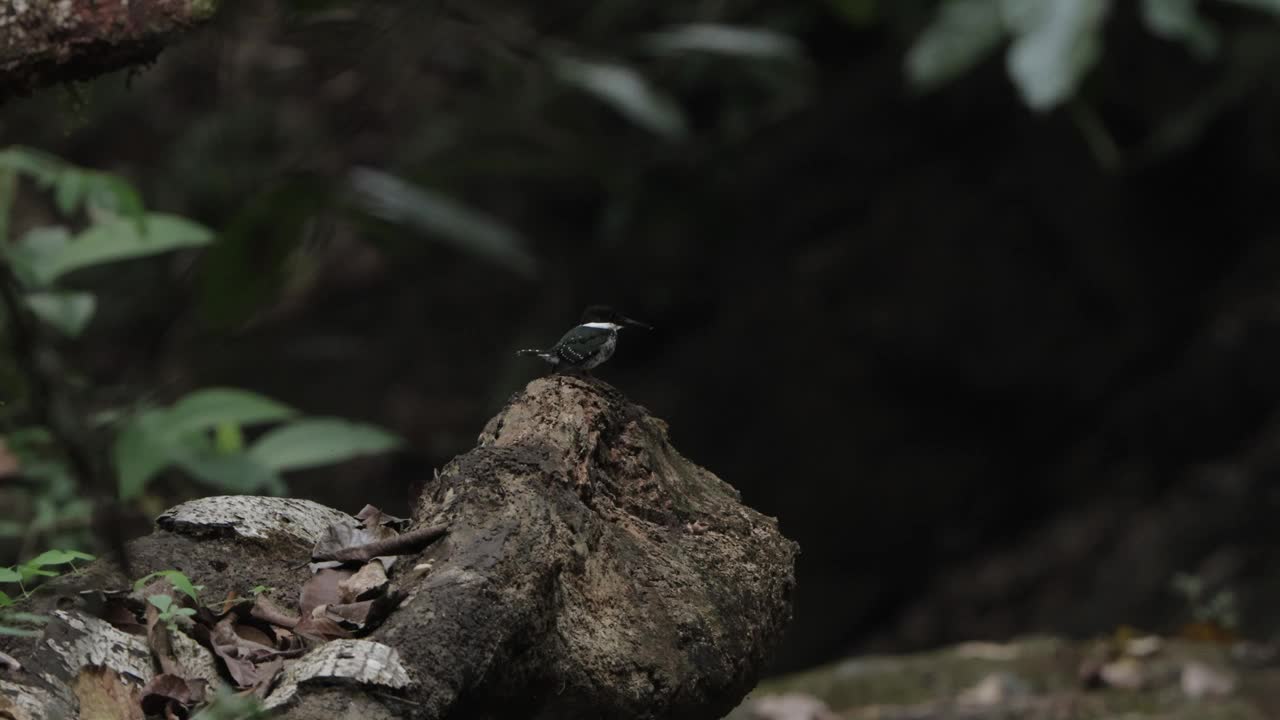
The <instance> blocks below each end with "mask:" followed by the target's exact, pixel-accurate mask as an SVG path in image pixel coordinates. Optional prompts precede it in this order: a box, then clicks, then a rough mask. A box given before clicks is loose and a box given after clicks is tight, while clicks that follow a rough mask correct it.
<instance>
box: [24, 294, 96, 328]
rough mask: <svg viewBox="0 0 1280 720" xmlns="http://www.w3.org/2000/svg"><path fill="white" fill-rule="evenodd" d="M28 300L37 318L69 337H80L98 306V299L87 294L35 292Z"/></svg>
mask: <svg viewBox="0 0 1280 720" xmlns="http://www.w3.org/2000/svg"><path fill="white" fill-rule="evenodd" d="M26 300H27V307H29V308H31V312H33V313H35V316H36V317H38V318H40V320H41V321H42V322H44V323H45V324H47V325H49V326H50V327H52V328H54V329H55V330H57V331H58V332H61V333H62V334H63V335H66V336H67V337H77V336H79V335H80V333H81V332H83V331H84V329H85V327H86V326H87V325H88V324H89V320H91V319H92V318H93V312H94V310H95V309H96V308H97V306H98V300H97V298H95V297H94V296H93V293H87V292H71V291H55V292H35V293H28V294H27V298H26Z"/></svg>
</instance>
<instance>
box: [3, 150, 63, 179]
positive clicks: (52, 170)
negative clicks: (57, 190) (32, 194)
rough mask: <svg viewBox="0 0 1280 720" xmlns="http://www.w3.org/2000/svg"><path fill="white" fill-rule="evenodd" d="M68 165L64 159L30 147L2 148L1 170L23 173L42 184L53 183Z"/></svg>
mask: <svg viewBox="0 0 1280 720" xmlns="http://www.w3.org/2000/svg"><path fill="white" fill-rule="evenodd" d="M65 166H66V163H64V162H63V161H62V160H60V159H58V158H57V157H54V156H53V155H50V154H48V153H45V152H41V151H39V150H35V149H32V148H28V147H21V146H13V147H9V148H5V149H4V150H0V170H10V171H13V172H18V173H22V174H24V175H27V176H28V177H31V178H32V179H34V180H36V181H37V182H38V183H40V184H41V185H52V184H53V183H54V182H55V181H57V179H58V174H59V173H60V172H62V168H63V167H65Z"/></svg>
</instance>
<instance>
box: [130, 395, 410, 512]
mask: <svg viewBox="0 0 1280 720" xmlns="http://www.w3.org/2000/svg"><path fill="white" fill-rule="evenodd" d="M269 423H276V426H275V427H273V428H272V429H271V430H269V431H267V432H266V433H265V434H263V435H262V436H261V437H259V438H258V439H257V440H256V441H254V442H253V443H252V444H246V443H245V440H244V436H243V429H244V428H245V427H251V426H257V425H263V424H269ZM399 444H400V441H399V439H398V438H396V437H395V436H394V435H391V434H390V433H388V432H386V431H384V430H381V429H379V428H376V427H374V426H372V425H365V424H360V423H353V422H348V421H345V420H340V419H336V418H302V417H299V414H298V412H297V411H296V410H294V409H293V408H290V407H287V406H285V405H282V404H280V403H278V402H276V401H274V400H271V399H269V398H266V397H263V396H261V395H257V394H254V393H251V392H248V391H246V390H236V389H231V388H210V389H206V390H199V391H196V392H193V393H191V394H189V395H187V396H185V397H183V398H182V399H180V400H178V401H177V402H176V403H174V404H173V405H171V406H169V407H167V408H161V407H153V408H146V409H141V410H139V411H137V412H135V413H134V414H132V415H131V416H129V417H128V418H126V419H124V420H123V421H122V422H121V424H120V432H119V434H118V435H117V436H116V441H115V445H114V447H113V451H112V457H113V460H114V466H115V469H116V476H117V479H118V481H119V494H120V497H121V498H122V499H125V500H129V499H132V498H136V497H138V496H139V495H141V494H142V493H143V491H144V490H145V489H146V485H147V482H148V481H150V480H151V479H152V478H153V477H155V476H156V474H157V473H159V472H160V471H161V470H163V469H165V468H166V467H169V466H176V467H179V468H181V469H182V470H184V471H185V472H186V473H187V474H188V475H190V476H191V477H192V478H194V479H196V480H199V481H200V482H202V483H204V484H205V485H208V486H210V487H212V488H215V489H218V490H224V491H232V492H259V491H265V492H269V493H273V494H284V493H285V491H286V487H285V485H284V482H283V480H282V479H281V478H280V473H282V472H288V471H291V470H301V469H306V468H311V467H316V466H320V465H327V464H331V463H337V462H342V461H345V460H349V459H351V458H354V457H357V456H360V455H366V454H372V453H379V452H385V451H387V450H391V449H394V448H395V447H397V446H398V445H399Z"/></svg>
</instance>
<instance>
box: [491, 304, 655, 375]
mask: <svg viewBox="0 0 1280 720" xmlns="http://www.w3.org/2000/svg"><path fill="white" fill-rule="evenodd" d="M624 327H638V328H644V329H645V330H652V329H653V328H652V327H650V326H649V325H646V324H644V323H642V322H640V321H638V320H632V319H631V318H629V317H627V316H626V315H623V314H622V313H620V312H618V311H617V310H614V309H613V308H611V307H608V306H606V305H592V306H591V307H589V308H587V309H586V311H585V312H583V313H582V324H581V325H579V326H577V327H575V328H573V329H571V330H570V331H569V332H567V333H565V334H564V337H562V338H560V340H559V341H558V342H556V344H555V345H552V346H551V347H550V348H548V349H546V350H538V349H528V350H520V351H518V352H516V355H536V356H537V357H540V358H542V359H543V360H544V361H546V362H548V363H550V364H551V365H552V366H553V367H555V369H556V370H557V371H566V372H586V371H588V370H590V369H591V368H593V367H596V366H597V365H599V364H600V363H602V362H604V361H605V360H608V359H609V357H610V356H612V355H613V351H614V349H615V348H617V347H618V331H619V330H621V329H622V328H624Z"/></svg>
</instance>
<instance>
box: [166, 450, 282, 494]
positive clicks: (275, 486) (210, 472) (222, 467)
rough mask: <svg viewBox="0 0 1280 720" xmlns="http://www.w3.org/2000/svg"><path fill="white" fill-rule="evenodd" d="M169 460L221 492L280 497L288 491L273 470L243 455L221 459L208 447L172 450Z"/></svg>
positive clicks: (224, 456)
mask: <svg viewBox="0 0 1280 720" xmlns="http://www.w3.org/2000/svg"><path fill="white" fill-rule="evenodd" d="M173 460H174V462H175V463H177V465H178V467H180V468H182V469H183V470H184V471H185V472H186V473H187V474H189V475H191V476H192V477H193V478H195V479H196V480H199V481H200V482H202V483H204V484H206V485H209V486H211V487H214V488H216V489H218V490H221V491H223V492H228V493H253V492H264V491H265V492H268V493H271V494H273V495H284V494H285V493H286V492H287V491H288V488H287V487H285V484H284V481H283V480H281V479H280V476H279V475H277V474H276V472H275V471H274V470H272V469H271V468H269V467H266V466H265V465H263V464H262V463H259V462H256V461H254V460H251V459H249V457H248V456H246V455H244V454H235V455H224V454H222V453H219V452H217V451H216V450H214V449H213V448H212V447H207V448H194V447H187V448H178V449H175V451H174V454H173Z"/></svg>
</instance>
